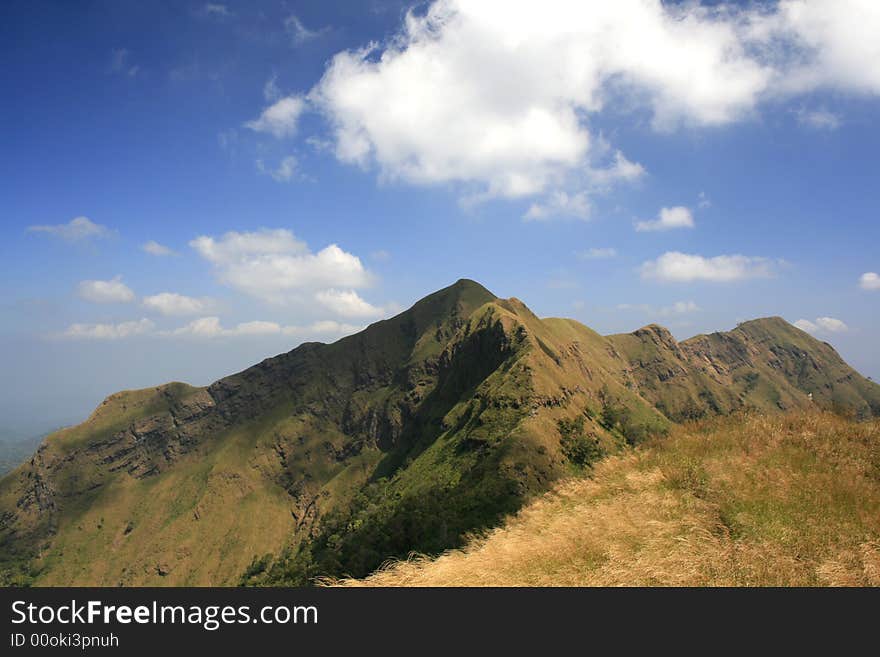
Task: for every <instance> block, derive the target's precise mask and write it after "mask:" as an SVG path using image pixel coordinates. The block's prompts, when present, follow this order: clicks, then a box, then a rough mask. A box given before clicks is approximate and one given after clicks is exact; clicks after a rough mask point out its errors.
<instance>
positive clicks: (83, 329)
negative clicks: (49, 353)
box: [62, 319, 155, 340]
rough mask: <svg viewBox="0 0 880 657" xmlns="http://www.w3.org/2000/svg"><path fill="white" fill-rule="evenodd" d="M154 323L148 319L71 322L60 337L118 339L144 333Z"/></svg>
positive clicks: (149, 330)
mask: <svg viewBox="0 0 880 657" xmlns="http://www.w3.org/2000/svg"><path fill="white" fill-rule="evenodd" d="M154 327H155V324H153V322H151V321H150V320H149V319H141V320H140V321H132V322H122V323H121V324H71V325H70V326H68V327H67V330H66V331H64V333H63V334H62V337H65V338H74V339H85V340H118V339H121V338H130V337H133V336H137V335H144V334H146V333H149V332H151V331H152V330H153V328H154Z"/></svg>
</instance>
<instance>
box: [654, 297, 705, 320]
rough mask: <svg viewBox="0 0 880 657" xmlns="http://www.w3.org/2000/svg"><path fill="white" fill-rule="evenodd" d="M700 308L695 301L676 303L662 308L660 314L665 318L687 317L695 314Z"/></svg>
mask: <svg viewBox="0 0 880 657" xmlns="http://www.w3.org/2000/svg"><path fill="white" fill-rule="evenodd" d="M699 309H700V307H699V306H698V305H697V304H696V303H694V302H693V301H676V302H675V303H673V304H672V305H671V306H664V307H663V308H660V310H659V313H658V314H660V315H662V316H664V317H668V316H670V315H685V314H687V313H695V312H697V311H698V310H699Z"/></svg>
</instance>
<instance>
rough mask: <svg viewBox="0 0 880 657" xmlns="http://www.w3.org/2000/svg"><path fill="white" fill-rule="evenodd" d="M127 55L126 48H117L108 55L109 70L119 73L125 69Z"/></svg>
mask: <svg viewBox="0 0 880 657" xmlns="http://www.w3.org/2000/svg"><path fill="white" fill-rule="evenodd" d="M130 54H131V53H129V51H128V49H127V48H117V49H115V50H113V51H112V52H111V53H110V70H111V71H113V72H114V73H121V72H122V71H124V70H125V69H126V67H127V62H128V57H129V55H130Z"/></svg>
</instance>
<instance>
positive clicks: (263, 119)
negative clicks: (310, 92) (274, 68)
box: [244, 96, 306, 139]
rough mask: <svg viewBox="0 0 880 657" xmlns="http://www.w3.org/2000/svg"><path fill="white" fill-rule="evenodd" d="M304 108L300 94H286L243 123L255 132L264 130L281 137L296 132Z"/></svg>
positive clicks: (289, 135) (303, 101)
mask: <svg viewBox="0 0 880 657" xmlns="http://www.w3.org/2000/svg"><path fill="white" fill-rule="evenodd" d="M305 109H306V102H305V100H304V99H303V98H302V96H287V97H285V98H282V99H280V100H277V101H275V102H274V103H273V104H272V105H270V106H269V107H267V108H266V109H264V110H263V113H262V114H260V116H259V117H258V118H256V119H254V120H253V121H248V122H247V123H245V124H244V126H245V127H246V128H250V129H251V130H253V131H255V132H266V133H269V134H271V135H274V136H275V137H277V138H279V139H281V138H283V137H292V136H293V135H295V134H296V127H297V122H298V121H299V117H300V115H301V114H302V113H303V111H304V110H305Z"/></svg>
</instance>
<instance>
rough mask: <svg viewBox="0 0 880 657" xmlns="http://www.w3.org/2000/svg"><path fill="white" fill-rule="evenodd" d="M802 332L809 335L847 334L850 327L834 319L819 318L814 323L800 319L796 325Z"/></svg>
mask: <svg viewBox="0 0 880 657" xmlns="http://www.w3.org/2000/svg"><path fill="white" fill-rule="evenodd" d="M794 325H795V326H797V327H798V328H799V329H801V330H802V331H806V332H807V333H845V332H846V331H848V330H849V327H848V326H847V325H846V324H845V323H843V322H842V321H841V320H839V319H835V318H834V317H817V318H816V319H815V320H814V321H812V322H811V321H810V320H808V319H799V320H797V321H796V322H795V323H794Z"/></svg>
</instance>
